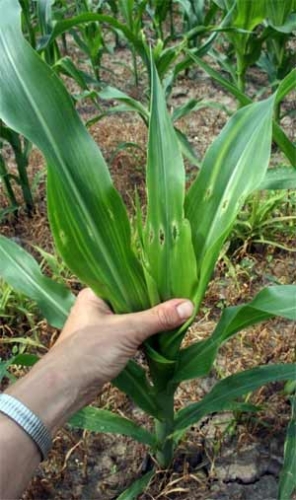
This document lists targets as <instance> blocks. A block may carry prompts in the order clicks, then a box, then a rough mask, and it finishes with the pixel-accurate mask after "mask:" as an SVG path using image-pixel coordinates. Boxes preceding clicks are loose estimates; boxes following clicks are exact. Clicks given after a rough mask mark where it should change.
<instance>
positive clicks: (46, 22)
mask: <svg viewBox="0 0 296 500" xmlns="http://www.w3.org/2000/svg"><path fill="white" fill-rule="evenodd" d="M53 3H54V0H37V16H38V25H39V28H40V30H41V33H42V35H47V34H50V33H51V31H52V8H51V7H52V4H53Z"/></svg>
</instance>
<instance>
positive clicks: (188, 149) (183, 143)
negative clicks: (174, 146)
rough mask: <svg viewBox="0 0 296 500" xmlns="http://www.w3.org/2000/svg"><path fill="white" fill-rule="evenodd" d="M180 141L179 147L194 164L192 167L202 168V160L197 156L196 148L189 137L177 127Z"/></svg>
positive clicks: (176, 130)
mask: <svg viewBox="0 0 296 500" xmlns="http://www.w3.org/2000/svg"><path fill="white" fill-rule="evenodd" d="M174 129H175V132H176V135H177V138H178V141H179V146H180V149H181V151H182V154H183V155H184V156H185V157H186V158H187V159H188V160H189V161H190V163H192V165H195V166H196V167H199V166H200V159H199V157H198V155H197V154H196V152H195V150H194V147H193V146H192V145H191V144H190V142H189V140H188V138H187V136H186V135H185V134H184V133H183V132H181V130H179V129H178V128H177V127H174Z"/></svg>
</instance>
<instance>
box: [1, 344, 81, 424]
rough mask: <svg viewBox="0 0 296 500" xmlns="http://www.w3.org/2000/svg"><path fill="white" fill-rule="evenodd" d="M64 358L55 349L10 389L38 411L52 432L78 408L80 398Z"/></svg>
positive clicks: (26, 404)
mask: <svg viewBox="0 0 296 500" xmlns="http://www.w3.org/2000/svg"><path fill="white" fill-rule="evenodd" d="M62 361H63V360H62V359H61V357H59V356H57V357H56V358H55V357H54V356H52V354H51V352H50V353H48V354H46V355H45V356H44V358H43V359H42V360H40V361H39V362H38V363H37V364H36V365H35V366H34V367H33V368H32V369H31V371H30V372H29V373H28V374H27V375H25V376H24V377H23V378H22V379H20V380H19V381H17V382H16V383H15V384H13V385H12V386H10V387H9V388H8V390H7V391H6V392H7V393H8V394H10V395H11V396H13V397H15V398H16V399H18V400H19V401H21V402H22V403H23V404H24V405H25V406H27V407H28V408H29V409H30V410H31V411H32V412H33V413H35V415H36V416H37V417H39V418H40V419H41V421H42V422H43V423H44V425H45V426H46V427H47V428H48V430H49V431H50V432H51V433H52V434H54V432H55V431H56V430H57V429H58V427H60V426H62V425H63V424H64V423H65V422H66V421H67V420H68V418H69V417H70V415H71V414H72V413H73V412H75V411H76V407H77V405H78V401H79V394H78V389H77V387H76V385H75V381H74V380H73V378H74V377H71V374H70V373H68V371H69V370H68V369H67V364H66V363H64V366H63V363H61V362H62Z"/></svg>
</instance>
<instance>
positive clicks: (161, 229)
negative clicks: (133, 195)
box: [144, 65, 197, 300]
mask: <svg viewBox="0 0 296 500" xmlns="http://www.w3.org/2000/svg"><path fill="white" fill-rule="evenodd" d="M151 80H152V93H151V110H150V123H149V140H148V154H147V156H148V158H147V193H148V208H147V219H146V227H145V237H144V240H145V241H144V246H145V253H146V256H147V261H146V265H147V269H148V272H149V273H150V274H151V276H152V277H153V278H154V280H155V282H156V283H157V286H158V292H159V296H160V299H161V300H166V299H169V298H172V297H188V298H191V297H193V293H194V288H195V287H196V282H197V273H196V266H195V256H194V251H193V247H192V243H191V229H190V224H189V222H188V221H187V220H186V219H185V218H184V208H183V205H184V190H185V170H184V165H183V160H182V156H181V153H180V150H179V145H178V141H177V137H176V133H175V130H174V128H173V125H172V121H171V119H170V116H169V114H168V111H167V108H166V102H165V97H164V94H163V90H162V88H161V84H160V81H159V78H158V75H157V72H156V69H155V66H154V65H152V67H151ZM189 270H190V271H189Z"/></svg>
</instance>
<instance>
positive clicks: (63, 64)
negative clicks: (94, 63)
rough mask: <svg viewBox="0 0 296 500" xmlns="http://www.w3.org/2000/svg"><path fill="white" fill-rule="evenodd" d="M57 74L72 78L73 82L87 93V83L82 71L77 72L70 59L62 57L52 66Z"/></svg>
mask: <svg viewBox="0 0 296 500" xmlns="http://www.w3.org/2000/svg"><path fill="white" fill-rule="evenodd" d="M53 68H54V69H55V70H56V71H57V72H61V73H64V74H66V75H67V76H70V77H71V78H73V80H74V81H75V82H76V83H77V84H78V85H79V86H80V87H81V88H82V89H83V90H86V91H88V90H89V87H88V82H87V81H86V78H85V75H84V73H83V71H81V70H79V69H78V68H77V67H76V66H75V64H74V63H73V61H72V59H70V57H68V56H66V57H62V58H61V59H59V60H58V61H57V62H56V63H55V64H54V66H53Z"/></svg>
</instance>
